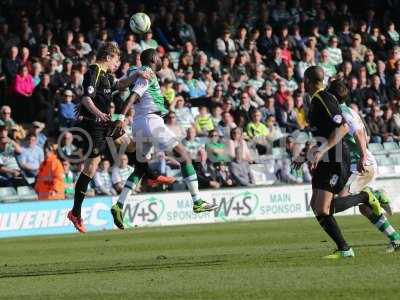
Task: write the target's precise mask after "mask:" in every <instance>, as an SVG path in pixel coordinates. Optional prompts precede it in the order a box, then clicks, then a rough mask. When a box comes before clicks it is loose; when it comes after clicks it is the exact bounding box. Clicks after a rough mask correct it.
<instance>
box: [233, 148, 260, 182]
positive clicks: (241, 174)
mask: <svg viewBox="0 0 400 300" xmlns="http://www.w3.org/2000/svg"><path fill="white" fill-rule="evenodd" d="M229 170H230V172H231V174H232V177H233V179H234V181H235V184H236V185H238V186H251V185H252V184H253V183H254V178H253V175H252V174H251V171H250V166H249V163H248V162H247V161H244V160H241V153H240V150H239V148H238V149H236V156H235V159H234V160H233V161H231V163H230V165H229Z"/></svg>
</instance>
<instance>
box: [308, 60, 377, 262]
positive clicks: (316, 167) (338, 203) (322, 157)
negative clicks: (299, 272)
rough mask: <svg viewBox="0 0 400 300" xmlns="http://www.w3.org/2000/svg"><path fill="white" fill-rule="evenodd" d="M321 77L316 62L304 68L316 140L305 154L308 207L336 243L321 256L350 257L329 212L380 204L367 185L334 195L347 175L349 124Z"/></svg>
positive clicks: (375, 207) (322, 72)
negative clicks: (352, 192) (309, 177)
mask: <svg viewBox="0 0 400 300" xmlns="http://www.w3.org/2000/svg"><path fill="white" fill-rule="evenodd" d="M323 80H324V71H323V69H322V68H321V67H318V66H313V67H310V68H308V69H307V70H306V72H305V74H304V85H305V89H306V92H307V93H308V94H309V95H310V97H311V100H310V106H309V112H308V119H309V124H310V128H311V130H312V133H313V136H314V137H315V138H316V139H317V140H318V141H319V142H318V144H317V145H316V146H315V147H314V148H313V149H312V150H311V151H310V153H308V154H307V158H309V160H310V163H311V171H312V176H313V178H312V189H313V194H312V198H311V207H312V209H313V211H314V214H315V216H316V218H317V220H318V222H319V224H320V225H321V227H322V228H323V229H324V230H325V231H326V233H327V234H328V235H329V236H330V237H331V238H332V240H333V241H334V242H335V243H336V245H337V250H336V251H335V252H334V253H333V254H331V255H328V256H325V258H331V259H338V258H344V257H354V251H353V250H352V249H351V248H350V247H349V246H348V245H347V243H346V241H345V240H344V238H343V236H342V233H341V231H340V229H339V226H338V224H337V222H336V220H335V218H334V217H333V214H334V213H335V211H343V210H344V209H347V208H349V207H352V206H355V205H359V204H361V203H365V204H369V205H370V206H371V207H372V209H373V210H374V211H375V212H377V213H378V212H380V210H381V208H380V204H379V201H378V200H377V199H376V198H375V197H374V196H373V194H372V193H371V192H370V190H368V189H366V190H364V191H362V192H361V193H359V194H357V195H351V196H346V197H341V198H339V197H337V198H335V199H334V195H335V194H338V193H339V192H340V191H341V190H342V189H343V188H344V187H345V185H346V182H347V180H348V179H349V177H350V175H351V172H350V153H349V150H348V148H347V146H346V144H345V143H342V138H343V137H344V136H345V135H346V134H347V133H348V131H349V128H348V126H347V124H346V123H345V120H344V118H343V116H342V113H341V110H340V108H339V103H338V101H337V100H336V98H335V97H334V96H333V95H332V94H330V93H328V92H327V91H325V89H324V84H323Z"/></svg>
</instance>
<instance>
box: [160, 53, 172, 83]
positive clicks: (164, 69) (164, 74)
mask: <svg viewBox="0 0 400 300" xmlns="http://www.w3.org/2000/svg"><path fill="white" fill-rule="evenodd" d="M170 64H171V61H170V58H169V57H168V56H164V57H163V58H162V66H161V69H160V71H158V72H157V75H158V77H159V78H160V80H161V82H164V81H165V80H167V79H168V80H169V81H171V82H174V81H176V76H175V73H174V70H173V69H172V68H171V67H170Z"/></svg>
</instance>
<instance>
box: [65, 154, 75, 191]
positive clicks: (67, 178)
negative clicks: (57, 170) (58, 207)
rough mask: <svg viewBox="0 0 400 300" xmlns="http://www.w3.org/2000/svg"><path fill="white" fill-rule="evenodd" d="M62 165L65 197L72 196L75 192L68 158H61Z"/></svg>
mask: <svg viewBox="0 0 400 300" xmlns="http://www.w3.org/2000/svg"><path fill="white" fill-rule="evenodd" d="M62 166H63V169H64V185H65V190H64V194H65V198H66V199H69V198H73V197H74V193H75V185H74V182H75V178H74V173H72V171H71V164H70V163H69V161H68V160H63V161H62Z"/></svg>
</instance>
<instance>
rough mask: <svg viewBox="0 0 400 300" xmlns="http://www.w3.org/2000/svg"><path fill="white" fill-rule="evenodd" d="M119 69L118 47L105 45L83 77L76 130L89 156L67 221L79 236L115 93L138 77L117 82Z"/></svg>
mask: <svg viewBox="0 0 400 300" xmlns="http://www.w3.org/2000/svg"><path fill="white" fill-rule="evenodd" d="M119 65H120V51H119V48H118V45H116V44H114V43H112V42H110V43H106V44H105V45H104V46H103V47H101V48H100V49H99V51H98V52H97V61H96V64H93V65H91V66H89V68H88V71H87V72H86V73H85V75H84V79H83V89H84V94H83V97H82V99H81V103H80V106H79V112H78V119H79V120H80V122H79V124H78V125H77V127H79V128H81V129H82V130H81V132H82V141H83V142H82V145H81V146H82V148H83V150H84V153H87V154H88V158H87V159H86V161H85V166H84V169H83V171H82V173H81V174H80V176H79V178H78V181H77V182H76V185H75V195H74V206H73V208H72V210H71V211H70V212H69V213H68V219H69V220H70V221H71V222H72V223H73V224H74V226H75V228H76V229H77V230H78V231H80V232H85V231H86V229H85V227H84V225H83V222H82V218H81V207H82V202H83V200H84V198H85V193H86V190H87V187H88V185H89V183H90V181H91V180H92V178H93V176H94V175H95V173H96V170H97V166H98V164H99V162H100V160H101V157H100V155H101V154H103V152H104V151H105V150H106V147H107V142H106V137H107V133H108V132H109V130H110V126H112V123H111V116H110V115H109V114H107V111H108V108H109V107H110V104H111V101H112V97H111V95H112V92H113V91H114V90H116V89H124V88H126V87H128V86H129V85H130V84H132V82H133V81H134V80H135V79H136V78H137V76H138V74H135V75H133V76H131V77H127V78H124V79H120V80H117V79H115V77H114V76H113V75H112V73H114V72H115V71H116V70H117V69H118V67H119Z"/></svg>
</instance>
